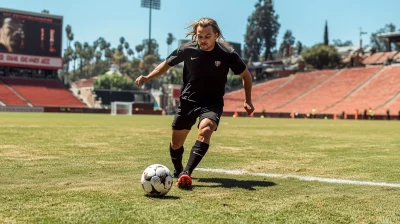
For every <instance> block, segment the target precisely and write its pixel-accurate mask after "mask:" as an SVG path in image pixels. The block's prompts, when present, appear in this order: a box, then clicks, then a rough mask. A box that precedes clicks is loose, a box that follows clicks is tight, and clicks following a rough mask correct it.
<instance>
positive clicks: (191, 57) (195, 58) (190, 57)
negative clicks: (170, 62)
mask: <svg viewBox="0 0 400 224" xmlns="http://www.w3.org/2000/svg"><path fill="white" fill-rule="evenodd" d="M197 58H199V57H197ZM197 58H192V57H190V60H192V61H193V60H196V59H197Z"/></svg>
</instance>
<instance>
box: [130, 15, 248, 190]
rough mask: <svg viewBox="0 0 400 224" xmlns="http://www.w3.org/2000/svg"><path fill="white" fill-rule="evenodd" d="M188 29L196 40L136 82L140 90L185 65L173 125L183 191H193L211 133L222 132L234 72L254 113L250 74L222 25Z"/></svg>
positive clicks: (206, 21) (201, 23)
mask: <svg viewBox="0 0 400 224" xmlns="http://www.w3.org/2000/svg"><path fill="white" fill-rule="evenodd" d="M188 29H189V30H190V32H189V33H187V35H186V36H192V41H191V42H188V43H185V44H182V45H181V46H179V47H178V49H176V50H175V51H174V52H172V53H171V54H170V55H169V56H168V57H167V58H166V60H165V61H164V62H162V63H161V64H159V65H158V66H157V67H156V68H155V69H154V70H153V71H152V72H151V73H150V74H149V75H147V76H140V77H138V78H137V79H136V84H137V85H138V86H141V85H142V84H143V83H144V82H147V81H149V80H151V79H154V78H156V77H159V76H161V75H163V74H165V73H166V72H167V71H168V69H169V68H170V67H172V66H175V65H177V64H179V63H181V62H184V67H183V85H182V89H181V95H180V105H179V108H178V111H177V112H176V114H175V118H174V120H173V122H172V139H171V144H170V147H169V148H170V155H171V160H172V163H173V164H174V168H175V170H174V176H175V177H176V178H178V181H177V185H178V187H180V188H183V189H187V188H190V187H191V185H192V179H191V178H190V176H191V174H192V172H193V170H194V169H195V168H196V166H197V165H198V164H199V163H200V161H201V159H202V158H203V157H204V155H205V154H206V152H207V151H208V148H209V145H210V139H211V135H212V134H213V132H214V131H216V130H217V127H218V124H219V122H220V117H221V115H222V110H223V106H224V101H223V96H224V94H225V84H226V81H227V75H228V72H229V69H231V70H232V71H233V73H235V74H237V75H240V76H241V77H242V80H243V86H244V90H245V99H244V105H243V106H244V109H245V110H246V111H247V113H248V114H249V115H250V114H251V113H253V111H254V107H253V104H252V102H251V88H252V80H251V75H250V72H249V71H248V69H247V68H246V65H245V64H244V63H243V61H242V60H241V59H240V57H239V55H238V54H237V53H236V51H235V50H234V49H232V48H231V47H228V46H226V45H224V44H223V43H221V42H219V40H220V39H224V38H223V35H222V33H221V30H220V28H219V26H218V24H217V22H216V21H215V20H213V19H211V18H201V19H199V20H197V21H195V22H193V23H191V25H190V26H188ZM197 118H199V123H198V136H197V141H196V142H195V144H194V145H193V148H192V150H191V153H190V155H189V160H188V162H187V165H186V167H185V168H184V167H183V166H182V155H183V152H184V149H183V145H184V142H185V140H186V137H187V135H188V134H189V132H190V130H191V128H192V126H193V125H194V124H195V123H196V120H197Z"/></svg>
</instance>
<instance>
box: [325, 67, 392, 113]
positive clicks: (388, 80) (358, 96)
mask: <svg viewBox="0 0 400 224" xmlns="http://www.w3.org/2000/svg"><path fill="white" fill-rule="evenodd" d="M399 91H400V66H388V67H385V68H384V69H383V70H382V71H381V72H379V73H378V74H377V75H376V76H375V77H374V78H373V79H371V80H370V81H369V82H368V83H367V84H366V85H364V86H363V87H362V88H360V89H359V90H358V91H356V92H354V93H353V94H352V95H350V96H349V97H348V98H346V99H344V100H343V101H341V102H340V103H338V104H336V105H335V106H334V107H332V108H330V109H329V110H327V112H329V113H339V112H342V111H346V112H347V111H348V113H354V111H355V110H356V109H358V110H359V111H363V110H365V109H369V108H370V107H371V108H373V109H374V110H376V112H377V114H378V113H379V114H385V113H386V109H388V108H387V107H386V106H385V104H386V103H387V102H389V101H390V100H391V99H392V98H393V97H394V96H395V95H396V94H397V93H398V92H399ZM392 105H393V109H394V105H395V103H393V104H392ZM389 109H391V108H390V107H389ZM393 112H394V111H393Z"/></svg>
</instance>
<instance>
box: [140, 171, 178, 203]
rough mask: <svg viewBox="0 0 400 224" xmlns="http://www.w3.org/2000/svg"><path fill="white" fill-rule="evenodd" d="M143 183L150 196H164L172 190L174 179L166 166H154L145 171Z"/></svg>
mask: <svg viewBox="0 0 400 224" xmlns="http://www.w3.org/2000/svg"><path fill="white" fill-rule="evenodd" d="M141 182H142V187H143V190H144V191H145V192H146V193H147V194H148V195H150V196H163V195H166V194H167V193H168V192H169V191H170V190H171V187H172V182H173V179H172V175H171V173H170V171H169V169H168V168H167V167H166V166H164V165H161V164H153V165H151V166H149V167H147V168H146V169H145V170H144V172H143V174H142V178H141Z"/></svg>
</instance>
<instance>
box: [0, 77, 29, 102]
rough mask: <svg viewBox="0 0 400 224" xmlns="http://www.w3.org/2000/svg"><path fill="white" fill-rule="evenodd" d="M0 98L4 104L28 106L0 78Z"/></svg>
mask: <svg viewBox="0 0 400 224" xmlns="http://www.w3.org/2000/svg"><path fill="white" fill-rule="evenodd" d="M0 100H1V101H2V102H3V103H4V104H5V105H6V106H28V105H27V104H26V102H25V101H24V100H22V99H21V98H20V97H19V96H17V95H16V94H15V93H14V92H13V91H11V90H10V88H9V87H8V86H7V85H6V84H4V83H3V82H2V81H1V80H0Z"/></svg>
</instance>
